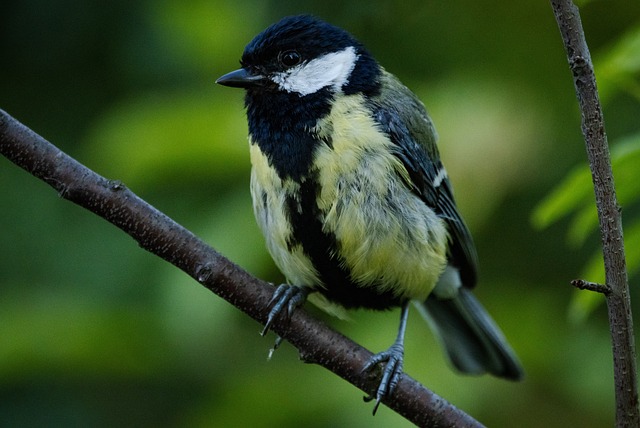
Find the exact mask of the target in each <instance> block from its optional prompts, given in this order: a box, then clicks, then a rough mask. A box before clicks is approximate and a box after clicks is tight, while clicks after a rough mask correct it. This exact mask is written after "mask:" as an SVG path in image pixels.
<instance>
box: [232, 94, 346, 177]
mask: <svg viewBox="0 0 640 428" xmlns="http://www.w3.org/2000/svg"><path fill="white" fill-rule="evenodd" d="M332 99H333V97H332V95H331V93H330V91H329V88H325V89H321V90H319V91H318V92H316V93H313V94H309V95H306V96H304V97H301V96H300V95H298V94H296V93H286V92H276V91H273V92H272V91H269V92H266V91H265V92H263V91H260V90H248V91H247V95H246V98H245V105H246V107H247V119H248V122H249V134H250V135H251V140H252V142H253V144H257V145H258V146H260V150H261V151H262V153H264V154H265V155H266V156H267V159H269V163H270V164H271V166H273V168H275V170H276V171H277V172H278V175H279V176H280V178H282V179H287V178H290V179H292V180H294V181H297V182H301V181H302V180H303V178H304V177H305V176H306V175H307V174H308V172H309V171H310V169H311V163H312V161H313V152H314V149H315V147H316V146H317V145H318V144H320V143H321V140H320V139H319V137H318V136H317V135H316V134H315V133H314V132H313V131H312V129H313V128H314V127H315V126H316V123H317V121H318V120H319V119H321V118H323V117H325V116H326V115H328V114H329V112H330V111H331V102H332ZM327 143H329V144H330V142H329V141H327Z"/></svg>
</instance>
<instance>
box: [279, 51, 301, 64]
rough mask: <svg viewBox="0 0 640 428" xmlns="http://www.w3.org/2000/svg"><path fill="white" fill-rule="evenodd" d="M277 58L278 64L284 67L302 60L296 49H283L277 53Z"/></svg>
mask: <svg viewBox="0 0 640 428" xmlns="http://www.w3.org/2000/svg"><path fill="white" fill-rule="evenodd" d="M278 60H279V61H280V64H282V65H284V66H285V67H293V66H294V65H298V64H299V63H300V61H301V60H302V56H301V55H300V54H299V53H298V52H296V51H284V52H280V55H278Z"/></svg>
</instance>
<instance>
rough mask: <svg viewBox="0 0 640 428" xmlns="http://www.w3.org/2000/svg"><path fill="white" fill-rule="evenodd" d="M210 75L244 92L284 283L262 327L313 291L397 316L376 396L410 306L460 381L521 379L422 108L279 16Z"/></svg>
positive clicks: (303, 25) (388, 77) (397, 364)
mask: <svg viewBox="0 0 640 428" xmlns="http://www.w3.org/2000/svg"><path fill="white" fill-rule="evenodd" d="M240 64H241V66H242V68H240V69H239V70H236V71H232V72H230V73H228V74H225V75H224V76H222V77H220V78H219V79H218V80H217V83H219V84H221V85H225V86H230V87H236V88H244V89H245V90H246V96H245V107H246V110H247V119H248V124H249V143H250V157H251V164H252V171H251V196H252V198H253V208H254V213H255V217H256V220H257V222H258V225H259V226H260V229H261V230H262V233H263V234H264V236H265V239H266V243H267V248H268V250H269V252H270V254H271V256H272V257H273V260H274V261H275V263H276V265H277V266H278V267H279V268H280V270H281V271H282V273H283V274H284V275H285V277H286V278H287V284H283V285H281V286H280V287H278V288H277V289H276V292H275V294H274V296H273V299H272V305H273V306H272V308H271V312H270V314H269V317H268V320H267V323H266V327H265V330H264V332H266V331H267V330H268V329H269V326H270V325H271V324H272V322H273V321H274V320H275V319H276V318H278V317H279V316H281V315H284V316H287V315H289V314H290V313H291V312H292V311H293V310H295V308H296V307H297V306H299V305H301V304H302V303H304V301H306V299H307V296H308V295H309V294H310V293H314V294H315V295H316V297H317V296H319V298H316V301H319V302H320V303H321V306H324V307H326V308H335V307H340V308H346V309H351V308H368V309H378V310H382V309H388V308H392V307H396V306H399V307H401V308H402V309H401V317H400V328H399V332H398V336H397V338H396V340H395V342H394V343H393V345H392V346H391V347H390V348H389V349H388V350H386V351H384V352H381V353H378V354H376V355H375V356H373V358H372V359H371V360H370V361H369V362H368V363H367V364H366V365H365V367H364V368H363V370H370V369H371V368H373V367H374V366H377V365H378V364H380V363H386V364H384V369H383V371H382V378H381V381H380V384H379V387H378V390H377V392H376V393H375V396H371V397H368V399H374V398H375V400H376V405H375V407H374V413H375V409H377V407H378V405H379V403H380V401H381V400H383V399H384V398H385V397H387V396H389V395H390V394H392V393H393V390H394V388H395V387H396V385H397V383H398V382H399V380H400V376H401V374H402V371H403V369H402V363H403V356H404V332H405V328H406V323H407V315H408V309H409V302H411V301H413V302H415V303H416V306H417V307H418V308H419V310H420V312H421V313H422V314H423V315H424V317H425V318H426V319H427V321H428V323H429V325H430V326H431V327H432V329H433V330H434V331H435V333H436V336H437V337H438V338H439V339H440V341H441V342H442V343H443V345H444V348H445V349H446V352H447V355H448V357H449V359H450V360H451V363H452V364H453V366H455V367H456V368H457V369H458V370H460V371H461V372H464V373H469V374H481V373H485V372H489V373H491V374H493V375H496V376H500V377H504V378H507V379H513V380H516V379H520V378H522V376H523V371H522V368H521V366H520V363H519V362H518V360H517V357H516V355H515V353H514V352H513V351H512V350H511V348H510V347H509V345H508V344H507V341H506V339H505V338H504V336H503V334H502V332H501V331H500V329H499V328H498V327H497V325H496V324H495V323H494V321H493V320H492V319H491V317H490V316H489V314H488V313H487V312H486V311H485V309H484V308H483V307H482V306H481V305H480V303H479V302H478V301H477V300H476V298H475V297H474V295H473V294H472V292H471V289H472V288H473V287H474V286H475V285H476V280H477V273H476V272H477V264H478V261H477V255H476V250H475V247H474V244H473V240H472V238H471V234H470V233H469V230H468V229H467V226H466V225H465V223H464V221H463V220H462V217H461V216H460V214H459V212H458V210H457V208H456V204H455V202H454V198H453V191H452V187H451V183H450V182H449V179H448V176H447V171H446V170H445V168H444V166H443V165H442V163H441V161H440V156H439V154H438V148H437V146H436V140H437V134H436V131H435V128H434V125H433V122H432V121H431V118H430V117H429V115H428V114H427V112H426V110H425V107H424V105H423V104H422V102H420V100H418V98H417V97H416V96H415V95H414V94H413V93H412V92H411V91H410V90H409V89H407V88H406V87H405V86H404V85H403V84H402V83H400V81H399V80H398V79H397V78H396V77H395V76H393V75H392V74H390V73H388V72H387V71H386V70H385V69H384V68H383V67H382V66H380V65H379V64H378V63H377V62H376V60H375V59H374V58H373V56H372V55H371V54H370V53H369V52H368V51H367V50H366V49H365V47H364V46H363V45H362V44H361V43H360V42H358V41H357V40H356V39H355V38H354V37H353V36H352V35H351V34H349V33H348V32H346V31H344V30H342V29H341V28H338V27H335V26H333V25H331V24H328V23H326V22H324V21H321V20H319V19H317V18H315V17H312V16H308V15H300V16H291V17H286V18H284V19H282V20H280V21H279V22H277V23H275V24H273V25H271V26H270V27H268V28H267V29H266V30H264V31H263V32H262V33H260V34H258V35H257V36H256V37H255V38H254V39H253V40H252V41H251V42H250V43H249V44H248V45H247V46H246V48H245V50H244V53H243V55H242V59H241V61H240Z"/></svg>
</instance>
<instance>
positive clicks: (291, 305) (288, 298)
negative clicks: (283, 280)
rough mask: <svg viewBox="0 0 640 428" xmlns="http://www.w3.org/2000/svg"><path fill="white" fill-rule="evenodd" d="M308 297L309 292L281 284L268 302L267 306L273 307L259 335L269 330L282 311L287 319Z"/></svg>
mask: <svg viewBox="0 0 640 428" xmlns="http://www.w3.org/2000/svg"><path fill="white" fill-rule="evenodd" d="M308 295H309V291H307V290H306V289H304V288H302V287H296V286H295V285H289V284H281V285H280V286H278V288H276V291H275V292H274V293H273V296H272V297H271V300H270V301H269V305H273V307H272V308H271V311H270V312H269V315H268V316H267V322H266V323H265V325H264V329H262V332H261V333H260V334H261V335H262V336H264V335H265V334H267V332H268V331H269V328H271V324H273V322H274V321H275V319H276V318H277V317H278V316H279V315H280V314H281V313H283V311H284V315H285V316H286V317H287V318H288V317H290V316H291V314H292V313H293V311H294V310H295V309H296V308H297V307H298V306H300V305H302V304H303V303H304V301H305V300H307V296H308Z"/></svg>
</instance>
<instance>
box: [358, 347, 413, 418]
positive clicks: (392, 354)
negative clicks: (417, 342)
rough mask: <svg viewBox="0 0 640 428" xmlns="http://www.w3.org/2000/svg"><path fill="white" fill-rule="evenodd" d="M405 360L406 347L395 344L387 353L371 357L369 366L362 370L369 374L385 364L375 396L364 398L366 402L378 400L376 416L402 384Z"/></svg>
mask: <svg viewBox="0 0 640 428" xmlns="http://www.w3.org/2000/svg"><path fill="white" fill-rule="evenodd" d="M403 360H404V347H403V346H402V344H400V343H394V344H393V345H391V347H390V348H389V349H387V350H386V351H384V352H380V353H378V354H376V355H374V356H373V357H371V359H370V360H369V361H368V362H367V364H365V365H364V367H363V368H362V372H367V371H370V370H371V369H373V367H375V366H377V365H378V364H380V363H385V365H384V369H383V372H382V380H381V381H380V385H379V386H378V390H377V391H376V394H375V396H374V395H373V394H372V395H368V396H366V397H364V401H366V402H369V401H372V400H373V399H375V400H376V404H375V406H374V407H373V414H374V415H375V414H376V412H377V411H378V406H379V405H380V402H381V401H382V400H383V399H385V398H387V397H389V396H390V395H391V394H393V391H394V390H395V388H396V386H398V382H400V378H401V376H402V364H403Z"/></svg>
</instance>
